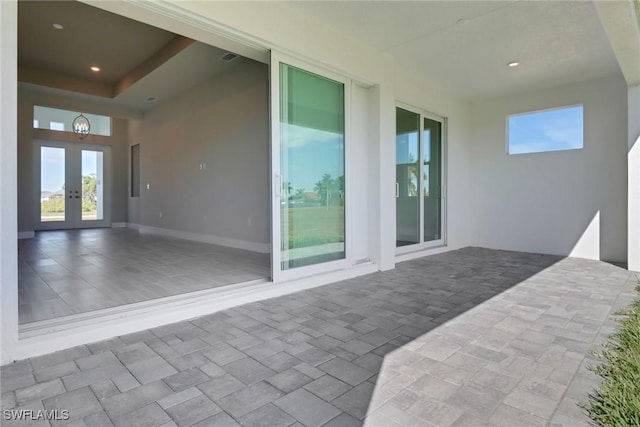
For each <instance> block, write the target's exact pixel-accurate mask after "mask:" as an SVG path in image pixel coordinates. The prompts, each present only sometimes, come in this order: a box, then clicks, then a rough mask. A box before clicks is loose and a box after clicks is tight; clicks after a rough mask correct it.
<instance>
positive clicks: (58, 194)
mask: <svg viewBox="0 0 640 427" xmlns="http://www.w3.org/2000/svg"><path fill="white" fill-rule="evenodd" d="M65 184H66V182H65V149H64V148H57V147H41V148H40V221H42V222H52V221H64V220H65V211H66V209H65V201H66V199H65Z"/></svg>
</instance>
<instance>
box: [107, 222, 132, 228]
mask: <svg viewBox="0 0 640 427" xmlns="http://www.w3.org/2000/svg"><path fill="white" fill-rule="evenodd" d="M128 226H129V225H128V224H127V223H126V222H112V223H111V228H127V227H128Z"/></svg>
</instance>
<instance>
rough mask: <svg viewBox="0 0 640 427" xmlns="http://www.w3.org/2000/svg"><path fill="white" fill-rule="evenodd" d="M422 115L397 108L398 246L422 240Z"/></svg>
mask: <svg viewBox="0 0 640 427" xmlns="http://www.w3.org/2000/svg"><path fill="white" fill-rule="evenodd" d="M419 177H420V115H419V114H416V113H414V112H411V111H407V110H404V109H402V108H397V109H396V246H398V247H400V246H406V245H413V244H416V243H419V242H420V217H419V213H420V198H419V194H420V185H421V184H420V179H419Z"/></svg>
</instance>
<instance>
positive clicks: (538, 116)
mask: <svg viewBox="0 0 640 427" xmlns="http://www.w3.org/2000/svg"><path fill="white" fill-rule="evenodd" d="M583 110H584V109H583V106H582V105H579V106H574V107H565V108H556V109H553V110H547V111H537V112H532V113H525V114H514V115H511V116H509V119H508V130H509V131H508V134H509V137H508V138H509V142H508V154H525V153H541V152H545V151H560V150H576V149H579V148H583V146H584V135H583V129H584V125H583V120H584V119H583V116H584V111H583Z"/></svg>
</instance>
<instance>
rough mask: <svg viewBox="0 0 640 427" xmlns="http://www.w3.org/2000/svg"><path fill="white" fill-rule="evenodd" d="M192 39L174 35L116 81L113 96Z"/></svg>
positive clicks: (162, 62)
mask: <svg viewBox="0 0 640 427" xmlns="http://www.w3.org/2000/svg"><path fill="white" fill-rule="evenodd" d="M194 41H195V40H193V39H190V38H187V37H182V36H176V37H175V38H174V39H173V40H171V41H170V42H169V43H167V44H166V45H165V46H164V47H162V48H161V49H160V50H158V51H157V52H156V53H154V54H153V55H151V56H150V57H149V58H147V59H146V60H145V61H144V62H142V63H141V64H140V65H138V66H137V67H135V68H134V69H133V70H131V71H129V72H128V73H127V74H126V75H125V76H124V77H123V78H122V79H120V81H119V82H118V83H116V85H115V87H114V90H113V92H114V93H113V96H117V95H119V94H121V93H122V92H124V91H125V90H127V89H128V88H129V87H131V86H132V85H133V84H134V83H135V82H137V81H138V80H140V79H141V78H143V77H144V76H146V75H147V74H149V73H151V72H152V71H153V70H155V69H156V68H158V67H159V66H161V65H162V64H164V63H165V62H167V61H168V60H170V59H171V58H173V57H174V56H176V55H177V54H178V53H180V52H182V51H183V50H184V49H186V48H187V47H189V46H191V44H192V43H193V42H194Z"/></svg>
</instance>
